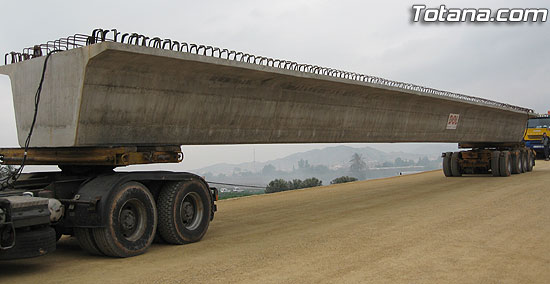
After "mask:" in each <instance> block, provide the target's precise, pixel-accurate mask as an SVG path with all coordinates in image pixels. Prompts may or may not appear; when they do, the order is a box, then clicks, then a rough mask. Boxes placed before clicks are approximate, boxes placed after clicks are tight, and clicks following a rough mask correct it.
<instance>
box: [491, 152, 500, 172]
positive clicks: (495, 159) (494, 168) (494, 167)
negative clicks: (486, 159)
mask: <svg viewBox="0 0 550 284" xmlns="http://www.w3.org/2000/svg"><path fill="white" fill-rule="evenodd" d="M491 172H492V173H493V176H494V177H499V176H500V151H493V152H492V153H491Z"/></svg>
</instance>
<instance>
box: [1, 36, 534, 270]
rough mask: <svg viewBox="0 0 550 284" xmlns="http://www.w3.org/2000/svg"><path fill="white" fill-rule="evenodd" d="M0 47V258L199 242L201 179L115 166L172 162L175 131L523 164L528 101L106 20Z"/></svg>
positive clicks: (464, 165) (177, 153) (468, 166)
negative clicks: (70, 248) (72, 247)
mask: <svg viewBox="0 0 550 284" xmlns="http://www.w3.org/2000/svg"><path fill="white" fill-rule="evenodd" d="M4 60H5V65H4V66H1V67H0V74H6V75H8V76H9V77H10V80H11V86H12V93H13V102H14V109H15V116H16V126H17V135H18V141H19V144H20V146H21V147H20V148H3V149H0V162H1V163H2V164H3V165H14V166H20V167H19V168H18V169H17V170H15V171H14V172H13V173H11V174H10V176H9V177H8V178H7V179H6V180H4V181H3V182H2V187H1V190H0V259H14V258H24V257H33V256H39V255H44V254H47V253H49V252H51V251H53V250H54V249H55V243H56V240H58V239H59V238H60V237H61V236H62V235H72V236H75V237H76V238H77V239H78V242H79V243H80V245H81V247H82V248H83V249H85V250H86V251H88V252H90V253H92V254H96V255H106V256H113V257H129V256H135V255H138V254H142V253H144V252H145V251H146V250H147V248H149V247H150V245H151V243H153V242H154V241H157V242H166V243H170V244H176V245H180V244H186V243H191V242H196V241H199V240H200V239H201V238H202V237H203V236H204V235H205V234H206V231H207V229H208V226H209V223H210V222H211V221H212V220H213V217H214V213H215V212H216V200H217V196H218V194H217V190H216V189H215V188H212V187H209V185H208V183H207V182H206V181H205V180H204V179H203V178H201V177H200V176H197V175H195V174H192V173H185V172H168V171H144V172H117V171H116V170H115V169H116V168H117V167H124V166H128V165H137V164H154V163H179V162H181V161H182V160H183V153H182V152H181V148H180V146H181V145H207V144H262V143H354V142H459V143H460V145H461V147H469V148H471V149H472V150H469V151H463V152H457V153H452V154H451V153H445V154H444V159H443V161H444V164H443V169H444V172H445V175H447V176H459V175H462V174H463V173H478V172H492V173H493V175H502V173H504V175H508V173H509V172H513V171H514V169H516V168H514V166H517V167H521V171H529V170H530V169H531V167H530V165H532V162H530V161H531V160H530V159H531V158H532V155H531V152H529V151H528V150H527V149H526V148H525V147H524V146H523V144H522V142H521V139H522V135H523V132H524V127H525V124H526V122H527V120H528V119H529V118H530V117H532V116H533V111H532V110H531V109H527V108H523V107H518V106H513V105H509V104H505V103H500V102H495V101H492V100H487V99H483V98H478V97H472V96H467V95H463V94H458V93H453V92H447V91H440V90H436V89H433V88H427V87H422V86H418V85H414V84H409V83H403V82H397V81H392V80H387V79H383V78H379V77H373V76H367V75H362V74H358V73H354V72H346V71H341V70H336V69H332V68H326V67H321V66H316V65H311V64H299V63H296V62H293V61H287V60H280V59H273V58H270V57H265V56H256V55H252V54H248V53H243V52H237V51H233V50H228V49H221V48H217V47H212V46H206V45H197V44H189V43H186V42H183V41H177V40H171V39H162V38H159V37H147V36H144V35H140V34H137V33H121V32H119V31H117V30H114V29H113V30H105V29H97V30H94V31H93V32H92V33H91V34H90V35H82V34H77V35H73V36H69V37H66V38H61V39H58V40H55V41H50V42H48V43H46V44H41V45H35V46H32V47H29V48H25V49H24V50H23V51H22V52H11V53H7V54H6V55H5V58H4ZM37 86H38V88H37ZM25 165H57V166H58V168H59V171H57V172H31V173H23V172H22V169H23V167H24V166H25ZM497 169H498V170H497Z"/></svg>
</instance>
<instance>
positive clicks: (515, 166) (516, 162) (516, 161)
mask: <svg viewBox="0 0 550 284" xmlns="http://www.w3.org/2000/svg"><path fill="white" fill-rule="evenodd" d="M510 158H511V160H512V161H511V163H512V174H520V173H521V152H520V151H517V150H516V151H513V152H510Z"/></svg>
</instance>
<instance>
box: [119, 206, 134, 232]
mask: <svg viewBox="0 0 550 284" xmlns="http://www.w3.org/2000/svg"><path fill="white" fill-rule="evenodd" d="M120 215H121V221H122V229H124V230H125V231H131V230H133V229H134V228H135V226H136V214H135V213H134V211H132V210H131V209H124V210H122V213H121V214H120Z"/></svg>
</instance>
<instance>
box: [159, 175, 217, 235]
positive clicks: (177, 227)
mask: <svg viewBox="0 0 550 284" xmlns="http://www.w3.org/2000/svg"><path fill="white" fill-rule="evenodd" d="M158 207H159V224H158V232H159V233H160V235H161V236H162V238H163V239H164V240H165V241H166V242H167V243H170V244H176V245H181V244H186V243H193V242H197V241H199V240H201V239H202V237H203V236H204V234H206V231H207V230H208V226H209V224H210V220H211V214H212V195H211V193H210V190H209V189H208V187H207V185H205V184H204V183H202V182H201V181H199V180H191V181H185V182H171V183H168V184H166V185H165V186H164V187H163V188H162V190H161V192H160V195H159V198H158Z"/></svg>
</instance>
